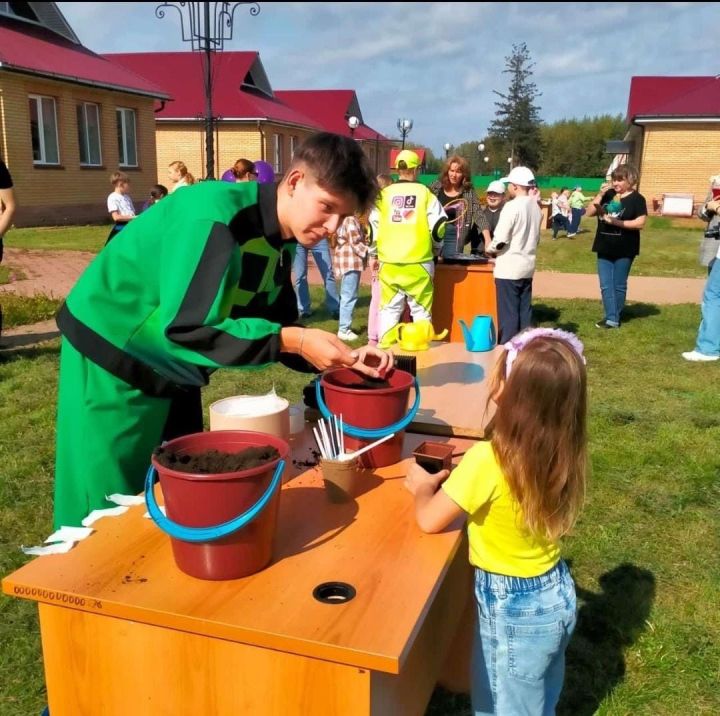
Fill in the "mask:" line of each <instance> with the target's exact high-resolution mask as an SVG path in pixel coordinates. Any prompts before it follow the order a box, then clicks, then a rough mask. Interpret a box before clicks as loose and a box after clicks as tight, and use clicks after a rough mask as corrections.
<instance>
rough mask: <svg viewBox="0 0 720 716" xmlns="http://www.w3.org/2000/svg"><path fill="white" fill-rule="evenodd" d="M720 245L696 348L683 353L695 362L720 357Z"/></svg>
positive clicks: (708, 285) (711, 270) (705, 298)
mask: <svg viewBox="0 0 720 716" xmlns="http://www.w3.org/2000/svg"><path fill="white" fill-rule="evenodd" d="M718 259H720V246H718V251H717V254H716V255H715V260H714V262H713V264H712V269H710V275H709V276H708V279H707V283H706V284H705V291H704V292H703V299H702V306H701V311H702V321H701V322H700V328H698V334H697V339H696V341H695V350H692V351H687V352H686V353H683V354H682V357H683V358H684V359H685V360H689V361H692V362H693V363H702V362H708V361H716V360H718V359H719V358H720V260H718Z"/></svg>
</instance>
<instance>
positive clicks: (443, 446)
mask: <svg viewBox="0 0 720 716" xmlns="http://www.w3.org/2000/svg"><path fill="white" fill-rule="evenodd" d="M454 449H455V447H454V446H453V445H448V444H447V443H433V442H427V441H426V442H424V443H421V444H420V445H418V448H417V450H415V452H413V457H414V458H415V462H416V463H417V464H418V465H420V467H422V468H423V469H424V470H427V471H428V472H429V473H432V474H435V473H436V472H440V470H449V469H450V468H451V467H452V455H453V450H454Z"/></svg>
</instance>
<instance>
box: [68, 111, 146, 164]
mask: <svg viewBox="0 0 720 716" xmlns="http://www.w3.org/2000/svg"><path fill="white" fill-rule="evenodd" d="M77 107H78V108H80V107H82V125H80V124H78V145H80V144H81V143H82V142H83V141H84V143H85V152H86V155H87V157H88V161H87V162H84V161H83V160H82V147H78V148H79V149H80V166H83V167H101V166H102V134H101V132H102V130H101V125H100V105H99V104H97V103H95V102H78V103H77ZM90 107H93V108H94V109H95V117H96V118H97V130H98V134H97V143H98V146H97V153H98V161H97V162H93V161H90V158H91V155H92V152H91V151H90V131H89V129H88V108H90ZM76 116H77V112H76ZM135 144H137V140H136V141H135Z"/></svg>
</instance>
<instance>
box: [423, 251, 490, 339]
mask: <svg viewBox="0 0 720 716" xmlns="http://www.w3.org/2000/svg"><path fill="white" fill-rule="evenodd" d="M493 266H494V264H491V263H488V264H476V265H454V264H442V263H439V264H438V265H437V266H436V267H435V279H434V289H433V310H432V316H433V325H434V326H435V330H436V331H437V332H438V333H439V332H440V331H442V330H443V329H445V328H447V329H448V330H449V331H450V334H449V336H448V340H449V341H452V342H461V341H463V342H464V340H465V339H464V338H463V334H462V329H461V328H460V324H459V323H458V320H459V319H461V318H462V319H463V320H464V321H465V322H466V323H467V324H468V325H470V324H471V323H472V319H473V318H474V317H475V316H477V315H478V314H484V315H490V316H492V317H493V321H494V322H495V327H496V328H497V298H496V296H495V280H494V279H493Z"/></svg>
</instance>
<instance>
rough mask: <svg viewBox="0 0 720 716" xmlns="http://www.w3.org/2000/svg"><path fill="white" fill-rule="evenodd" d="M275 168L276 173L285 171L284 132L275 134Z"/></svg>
mask: <svg viewBox="0 0 720 716" xmlns="http://www.w3.org/2000/svg"><path fill="white" fill-rule="evenodd" d="M273 154H274V157H275V159H274V161H273V169H274V170H275V173H276V174H281V173H282V171H283V136H282V134H274V135H273Z"/></svg>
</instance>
